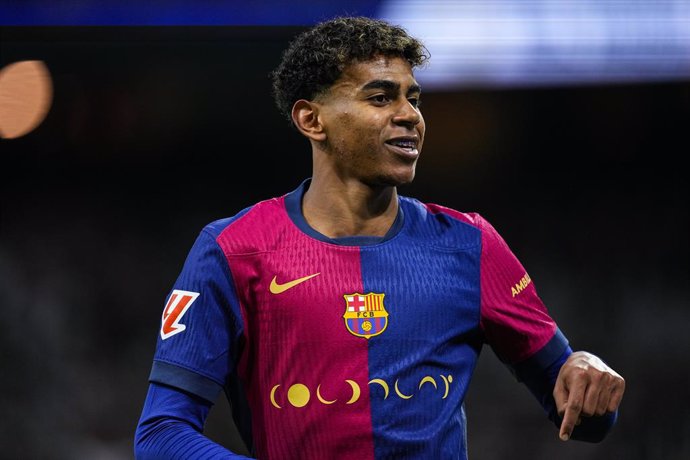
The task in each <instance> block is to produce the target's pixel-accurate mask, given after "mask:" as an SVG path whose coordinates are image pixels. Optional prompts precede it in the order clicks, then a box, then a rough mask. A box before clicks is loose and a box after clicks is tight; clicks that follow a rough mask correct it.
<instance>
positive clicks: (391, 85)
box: [362, 80, 422, 94]
mask: <svg viewBox="0 0 690 460" xmlns="http://www.w3.org/2000/svg"><path fill="white" fill-rule="evenodd" d="M372 89H382V90H385V91H388V92H398V91H399V90H400V83H396V82H393V81H390V80H372V81H370V82H369V83H367V84H366V85H364V86H362V91H369V90H372ZM421 92H422V87H421V86H419V85H418V84H417V83H415V84H413V85H411V86H410V87H409V89H408V90H407V94H410V93H421Z"/></svg>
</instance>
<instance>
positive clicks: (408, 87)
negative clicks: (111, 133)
mask: <svg viewBox="0 0 690 460" xmlns="http://www.w3.org/2000/svg"><path fill="white" fill-rule="evenodd" d="M420 91H421V90H420V88H419V85H418V84H417V82H416V80H415V78H414V75H413V72H412V68H411V67H410V65H409V64H408V63H407V61H405V60H404V59H401V58H397V57H385V56H377V57H375V58H373V59H371V60H369V61H364V62H353V63H351V64H350V65H349V66H347V67H346V68H345V69H344V70H343V73H342V75H341V77H340V78H339V79H338V80H337V81H336V82H335V83H334V84H333V85H332V86H331V87H330V88H329V89H328V90H327V91H325V92H324V94H321V95H319V96H318V97H317V98H315V99H314V100H312V101H307V100H304V99H301V100H298V101H297V102H295V104H294V106H293V109H292V119H293V121H294V123H295V126H296V127H297V129H298V130H299V131H300V132H301V133H302V134H303V135H304V136H306V138H307V139H309V142H310V144H311V148H312V161H313V170H312V182H311V185H310V187H309V190H307V192H306V193H305V196H304V199H303V203H302V211H303V213H304V217H305V219H306V220H307V222H308V223H309V225H311V226H312V228H314V229H316V230H317V231H319V232H320V233H322V234H324V235H326V236H328V237H331V238H337V237H342V236H355V235H369V236H384V235H385V234H386V232H387V231H388V229H389V228H390V227H391V225H392V224H393V221H394V220H395V217H396V215H397V212H398V194H397V187H398V186H400V185H403V184H407V183H410V182H411V181H412V180H413V179H414V176H415V167H416V164H417V159H418V158H419V153H420V152H421V150H422V145H423V142H424V133H425V129H426V126H425V124H424V118H423V117H422V114H421V112H420V111H419V104H418V102H419V96H420ZM394 139H407V140H409V141H413V142H414V144H415V147H416V148H415V149H414V151H412V152H406V151H402V150H400V149H399V148H397V147H394V146H392V145H390V142H391V140H394ZM624 390H625V380H623V378H622V377H621V376H620V375H619V374H618V373H617V372H615V371H614V370H613V369H611V368H610V367H609V366H607V365H606V364H605V363H604V362H603V361H602V360H601V359H599V358H598V357H597V356H595V355H593V354H591V353H588V352H586V351H578V352H575V353H573V354H572V355H571V356H570V357H569V358H568V359H567V360H566V362H565V363H564V364H563V367H562V368H561V370H560V372H559V374H558V377H557V380H556V384H555V386H554V391H553V396H554V399H555V401H556V407H557V409H558V413H559V415H561V417H563V422H562V424H561V427H560V431H559V437H560V439H562V440H564V441H567V440H568V439H570V436H571V435H572V432H573V429H574V428H575V426H576V425H577V424H579V423H580V421H581V418H582V417H592V416H601V415H604V414H605V413H606V412H613V411H615V410H617V409H618V406H619V405H620V402H621V399H622V397H623V392H624Z"/></svg>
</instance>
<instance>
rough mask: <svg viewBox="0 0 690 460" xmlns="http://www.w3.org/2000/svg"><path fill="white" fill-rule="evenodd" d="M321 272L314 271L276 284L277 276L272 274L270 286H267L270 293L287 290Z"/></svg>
mask: <svg viewBox="0 0 690 460" xmlns="http://www.w3.org/2000/svg"><path fill="white" fill-rule="evenodd" d="M320 274H321V273H314V274H313V275H308V276H304V277H302V278H297V279H296V280H292V281H288V282H287V283H284V284H278V282H277V281H276V278H277V276H274V277H273V279H272V280H271V286H270V287H269V290H270V291H271V294H280V293H282V292H285V291H287V290H288V289H290V288H293V287H295V286H297V285H298V284H300V283H304V282H305V281H307V280H308V279H312V278H313V277H315V276H317V275H320Z"/></svg>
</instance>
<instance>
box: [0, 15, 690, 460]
mask: <svg viewBox="0 0 690 460" xmlns="http://www.w3.org/2000/svg"><path fill="white" fill-rule="evenodd" d="M299 30H301V29H300V28H299V27H270V28H269V27H155V28H152V27H0V68H1V67H2V66H5V65H7V64H9V63H12V62H16V61H20V60H27V59H40V60H43V61H45V63H46V65H47V66H48V68H49V70H50V72H51V74H52V77H53V84H54V90H55V96H54V101H53V105H52V108H51V110H50V112H49V114H48V116H47V118H46V120H45V121H44V123H43V124H42V125H41V126H39V127H38V128H37V129H36V130H35V131H33V132H31V133H29V134H28V135H26V136H24V137H21V138H18V139H12V140H7V139H6V140H0V178H1V179H2V180H1V182H0V293H1V296H2V300H1V301H0V312H1V314H0V332H1V333H0V407H2V417H0V446H2V449H1V450H0V452H1V453H0V457H1V458H8V459H14V458H22V459H24V458H26V459H34V458H35V459H106V460H108V459H113V460H115V459H127V458H131V457H132V437H133V433H134V429H135V426H136V423H137V419H138V417H139V414H140V411H141V406H142V403H143V400H144V397H145V394H146V388H147V376H148V372H149V369H150V365H151V359H152V356H153V351H154V346H155V341H156V335H157V333H158V328H159V321H160V314H161V312H162V308H163V302H164V300H165V296H166V295H167V293H168V290H169V289H170V287H171V285H172V283H173V282H174V280H175V278H176V277H177V274H178V272H179V270H180V269H181V266H182V263H183V261H184V258H185V256H186V254H187V251H188V250H189V248H190V247H191V244H192V243H193V241H194V239H195V238H196V236H197V233H198V232H199V230H200V229H201V227H202V226H203V225H205V224H206V223H208V222H210V221H212V220H215V219H217V218H220V217H226V216H230V215H233V214H235V213H236V212H238V211H239V210H241V209H242V208H244V207H246V206H249V205H251V204H253V203H254V202H255V201H257V200H260V199H264V198H270V197H273V196H276V195H280V194H283V193H285V192H287V191H290V190H292V189H294V188H295V187H297V185H298V184H299V183H300V182H301V181H302V180H303V179H304V178H306V177H307V176H308V175H309V174H310V171H311V169H310V168H311V161H310V150H309V145H308V143H307V141H306V140H304V139H302V138H300V137H299V136H298V134H297V133H296V132H295V131H293V130H292V129H291V128H290V127H289V126H288V124H287V122H286V121H285V120H284V119H282V118H281V116H280V115H279V114H278V112H277V110H276V109H275V108H274V105H273V102H272V99H271V96H270V80H269V77H268V74H269V72H270V71H271V70H272V69H273V67H274V66H275V65H276V64H277V62H278V60H279V58H280V53H281V51H282V50H283V48H284V47H285V46H286V44H287V42H288V40H289V39H290V38H291V37H292V36H293V35H294V34H295V33H296V32H297V31H299ZM432 59H433V57H432ZM422 110H423V112H424V115H425V118H426V121H427V140H426V143H425V146H424V151H423V154H422V158H421V160H420V163H419V166H418V175H417V179H416V181H415V183H414V184H412V185H410V186H407V187H404V188H402V189H401V192H402V193H403V194H406V195H413V196H416V197H418V198H420V199H421V200H423V201H430V202H436V203H441V204H444V205H447V206H451V207H454V208H457V209H459V210H462V211H479V212H481V213H482V214H483V215H484V216H485V217H486V218H487V219H489V221H490V222H492V223H493V224H494V226H495V227H496V228H497V229H498V230H499V232H500V233H501V234H502V235H503V236H504V238H505V239H506V240H507V242H508V243H509V245H510V246H511V248H512V249H513V251H514V252H515V253H516V255H517V256H518V257H519V258H520V260H521V261H522V262H523V264H524V265H525V267H526V268H527V270H528V271H529V273H530V275H531V277H532V279H533V280H534V282H535V284H536V286H537V289H538V291H539V293H540V294H541V296H542V298H543V300H544V301H545V303H546V304H547V306H548V307H549V310H550V312H551V314H552V316H553V317H554V318H555V319H556V320H557V321H558V323H559V325H560V327H561V329H562V330H563V331H564V332H565V333H566V335H567V336H568V337H569V339H570V341H571V344H572V345H573V347H574V348H576V349H586V350H589V351H591V352H593V353H596V354H598V355H600V356H601V357H602V358H604V359H605V360H606V361H607V362H608V363H609V364H610V365H611V366H612V367H613V368H614V369H616V370H617V371H618V372H620V373H621V374H622V375H623V376H624V377H625V378H626V381H627V385H628V387H627V391H626V394H625V397H624V400H623V404H622V408H621V412H620V419H619V422H618V425H617V426H616V427H615V429H614V431H613V432H612V433H611V434H610V436H609V437H608V438H607V439H606V440H605V441H604V442H603V443H602V444H599V445H588V444H582V443H576V442H570V443H565V444H564V443H562V442H560V441H558V439H557V431H556V429H555V427H553V426H552V425H551V424H550V422H548V421H547V420H546V418H545V416H544V414H543V413H542V412H541V409H540V407H539V406H538V404H537V403H536V401H535V400H534V399H533V397H532V396H531V395H530V394H529V392H528V391H527V390H526V389H525V388H524V387H523V386H522V385H520V384H517V383H516V382H515V381H514V379H513V377H512V376H511V375H510V373H509V372H508V371H507V370H506V369H505V368H504V367H503V366H502V365H501V364H500V363H499V362H498V360H497V359H496V357H495V356H494V355H493V353H492V352H491V350H490V349H488V348H486V349H485V350H484V353H483V354H482V357H481V359H480V364H479V367H478V369H477V373H476V375H475V380H474V382H473V385H471V387H470V392H469V395H468V398H467V401H466V407H467V412H468V419H469V421H468V437H469V450H470V458H473V459H476V460H484V459H486V460H500V459H535V460H540V459H626V460H627V459H631V460H637V459H640V460H642V459H654V460H656V459H664V460H676V459H685V458H690V419H688V416H687V415H688V414H689V413H690V403H688V398H687V390H688V388H690V371H689V370H688V365H689V364H690V363H689V361H688V356H689V354H688V353H689V352H690V340H689V339H688V336H687V334H686V330H687V327H688V325H689V324H690V289H689V286H688V274H689V270H688V269H689V264H688V262H689V251H688V235H689V234H690V232H689V230H690V225H689V219H688V217H689V212H688V204H689V200H688V191H689V190H688V188H689V187H688V181H687V175H688V174H687V166H685V157H686V156H687V155H688V152H690V140H689V139H688V125H689V122H690V80H686V81H675V82H666V83H665V82H657V83H654V84H652V83H648V84H642V83H641V84H628V85H606V86H604V85H602V86H598V85H588V86H567V87H550V88H536V87H533V88H523V89H514V90H509V89H486V88H484V89H472V88H466V89H462V90H458V91H454V92H443V93H434V92H425V94H424V96H423V106H422ZM207 434H208V435H209V436H210V437H212V438H213V439H215V440H217V441H218V442H221V443H222V444H225V445H227V446H230V447H233V448H237V449H242V446H241V444H240V443H239V442H238V440H237V438H236V436H235V435H234V432H233V426H232V423H231V421H230V415H229V408H228V405H227V402H225V401H219V403H218V405H217V406H216V408H215V409H214V410H213V411H212V413H211V416H210V420H209V422H208V426H207Z"/></svg>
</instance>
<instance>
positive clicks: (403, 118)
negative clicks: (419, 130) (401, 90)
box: [393, 99, 422, 129]
mask: <svg viewBox="0 0 690 460" xmlns="http://www.w3.org/2000/svg"><path fill="white" fill-rule="evenodd" d="M421 121H422V115H421V113H419V109H418V108H416V107H415V106H413V105H412V103H411V102H410V101H408V100H407V99H405V100H404V101H403V102H402V103H401V104H400V107H399V108H398V110H397V112H396V113H395V115H394V116H393V123H394V124H396V125H403V126H406V127H408V128H410V129H411V128H413V127H415V126H417V125H418V124H419V123H420V122H421Z"/></svg>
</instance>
